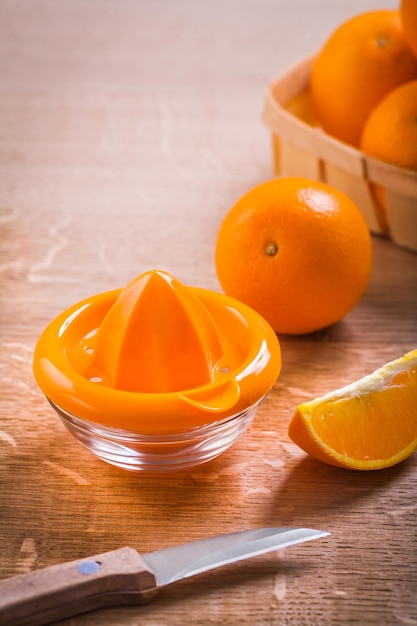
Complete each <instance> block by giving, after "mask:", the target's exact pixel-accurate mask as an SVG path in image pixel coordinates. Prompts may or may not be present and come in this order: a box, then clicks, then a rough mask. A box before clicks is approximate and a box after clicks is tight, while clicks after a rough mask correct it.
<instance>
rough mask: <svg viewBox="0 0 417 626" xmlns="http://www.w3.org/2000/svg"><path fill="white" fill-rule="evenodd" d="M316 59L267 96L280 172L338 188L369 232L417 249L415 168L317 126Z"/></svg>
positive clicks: (285, 77) (266, 117)
mask: <svg viewBox="0 0 417 626" xmlns="http://www.w3.org/2000/svg"><path fill="white" fill-rule="evenodd" d="M313 61H314V57H311V58H309V59H306V60H304V61H303V62H301V63H300V64H299V65H298V66H296V67H295V68H294V69H293V70H291V71H289V72H288V73H286V74H285V75H283V76H281V77H280V78H278V79H276V80H274V81H273V82H272V83H271V85H270V87H269V90H268V93H267V96H266V101H265V107H264V112H263V121H264V122H265V124H266V126H267V127H268V128H269V129H270V130H271V132H272V140H273V158H274V168H275V173H276V175H278V176H306V177H308V178H312V179H314V180H321V181H323V182H326V183H328V184H329V185H332V186H333V187H336V188H338V189H340V190H341V191H343V192H344V193H346V194H347V195H348V196H350V197H351V198H352V200H354V202H356V204H357V205H358V206H359V207H360V209H361V211H362V213H363V215H364V216H365V219H366V221H367V223H368V226H369V228H370V230H371V232H373V233H376V234H380V235H385V236H388V237H390V238H391V240H392V241H393V242H394V243H395V244H397V245H398V246H401V247H404V248H408V249H409V250H413V251H414V252H417V173H416V172H413V171H411V170H405V169H403V168H399V167H395V166H393V165H389V164H388V163H385V162H383V161H379V160H377V159H373V158H371V157H368V156H366V155H365V154H364V153H363V152H361V151H360V150H357V149H355V148H353V147H351V146H348V145H347V144H345V143H343V142H341V141H338V140H337V139H335V138H334V137H331V136H330V135H327V134H326V133H324V132H323V131H322V130H321V129H320V128H319V126H318V124H317V122H316V120H315V119H314V116H313V113H312V108H311V105H310V101H309V92H308V85H309V77H310V71H311V68H312V65H313ZM381 188H382V191H383V192H385V200H384V201H383V202H380V201H378V198H379V197H380V192H381Z"/></svg>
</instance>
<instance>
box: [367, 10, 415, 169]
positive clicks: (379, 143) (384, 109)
mask: <svg viewBox="0 0 417 626" xmlns="http://www.w3.org/2000/svg"><path fill="white" fill-rule="evenodd" d="M416 6H417V3H416ZM361 148H362V150H363V151H364V152H366V153H367V154H369V155H371V156H374V157H376V158H377V159H381V160H382V161H387V162H388V163H393V164H394V165H399V166H400V167H405V168H407V169H411V170H416V171H417V80H414V81H411V82H409V83H405V85H401V86H400V87H397V89H394V90H393V91H391V92H390V93H389V94H388V95H387V96H386V97H385V98H384V99H383V100H382V101H381V102H380V103H379V105H378V106H377V107H376V108H375V109H374V110H373V111H372V113H371V115H370V116H369V118H368V121H367V123H366V124H365V128H364V131H363V135H362V140H361Z"/></svg>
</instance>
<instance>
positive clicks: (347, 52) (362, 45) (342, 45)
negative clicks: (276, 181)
mask: <svg viewBox="0 0 417 626" xmlns="http://www.w3.org/2000/svg"><path fill="white" fill-rule="evenodd" d="M415 78H417V59H416V58H415V57H414V55H413V54H412V52H411V50H410V49H409V47H408V46H407V44H406V41H405V37H404V31H403V26H402V21H401V17H400V13H399V11H388V10H387V11H385V10H381V11H371V12H368V13H361V14H360V15H356V16H355V17H353V18H351V19H349V20H348V21H346V22H345V23H344V24H342V25H341V26H340V27H339V28H337V29H336V30H335V31H334V32H333V34H332V35H331V36H330V37H329V39H328V40H327V42H326V43H325V45H324V47H323V48H322V50H321V51H320V52H319V54H318V56H317V57H316V60H315V62H314V65H313V69H312V72H311V80H310V91H311V98H312V103H313V107H314V110H315V114H316V116H317V119H318V121H319V123H320V124H321V125H322V127H323V129H324V130H325V131H326V132H327V133H329V134H331V135H333V136H334V137H336V138H338V139H340V140H342V141H344V142H346V143H349V144H351V145H353V146H359V142H360V137H361V133H362V129H363V126H364V124H365V122H366V119H367V117H368V115H369V114H370V112H371V111H372V109H373V108H374V107H375V106H376V105H377V104H378V103H379V102H380V100H382V98H383V97H384V96H385V95H386V94H387V93H388V92H389V91H391V90H392V89H394V88H395V87H397V86H398V85H401V84H402V83H405V82H406V81H410V80H413V79H415Z"/></svg>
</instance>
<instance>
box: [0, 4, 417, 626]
mask: <svg viewBox="0 0 417 626" xmlns="http://www.w3.org/2000/svg"><path fill="white" fill-rule="evenodd" d="M393 5H394V6H395V3H393V2H388V0H386V1H381V0H379V1H377V0H372V1H371V0H366V1H365V0H349V1H348V0H345V1H340V2H337V3H335V2H334V3H329V2H325V0H317V2H315V3H314V4H313V2H310V0H298V1H294V2H291V3H290V2H284V1H283V0H281V1H279V0H259V1H258V0H257V1H256V2H255V1H253V2H251V1H248V2H238V1H237V0H235V1H232V0H224V1H223V0H213V1H212V2H205V1H204V0H196V1H194V0H177V1H170V0H157V1H156V2H146V1H145V0H142V1H141V0H137V1H136V2H135V1H133V0H132V1H128V0H120V1H116V0H113V1H110V2H103V1H102V0H85V1H84V2H79V1H72V0H66V1H64V0H26V1H23V2H15V1H12V0H2V1H1V2H0V236H1V250H0V255H1V256H0V280H1V291H0V293H1V307H0V316H1V355H0V367H1V369H0V376H1V389H2V390H1V400H0V401H1V412H0V453H1V463H0V481H1V483H0V485H1V486H0V576H1V577H7V576H12V575H15V574H19V573H22V572H28V571H31V570H33V569H36V568H41V567H45V566H48V565H52V564H56V563H59V562H62V561H66V560H71V559H75V558H80V557H84V556H87V555H93V554H98V553H100V552H104V551H106V550H112V549H114V548H117V547H121V546H124V545H130V546H132V547H135V548H137V549H138V550H139V551H143V552H146V551H151V550H156V549H158V548H162V547H165V546H170V545H175V544H178V543H182V542H184V541H187V540H192V539H198V538H201V537H205V536H209V535H212V534H216V533H223V532H232V531H235V530H241V529H245V528H253V527H258V526H286V525H293V526H311V527H317V528H321V529H325V530H328V531H330V532H331V535H330V536H329V537H327V538H325V539H321V540H318V541H314V542H311V543H306V544H302V545H299V546H294V547H292V548H288V549H286V550H284V551H281V552H278V553H272V554H269V555H267V556H262V557H256V558H255V559H253V560H251V561H246V562H243V563H240V564H236V565H233V566H229V567H226V568H224V569H222V570H219V571H216V572H212V573H210V574H205V575H202V576H200V577H197V578H195V579H190V580H188V581H186V582H183V583H179V584H177V585H175V586H172V587H168V588H165V589H164V590H162V591H161V593H160V595H159V597H158V599H157V600H156V601H154V602H153V603H152V604H150V605H148V606H146V607H142V608H120V609H119V608H115V609H109V610H103V611H98V612H96V613H91V614H89V615H86V616H83V617H79V618H76V619H74V620H72V621H67V622H65V623H66V624H68V626H69V624H71V626H99V625H101V624H103V625H104V624H118V625H119V626H133V625H136V624H141V626H145V625H147V624H149V625H152V626H156V625H165V624H172V625H181V626H183V624H184V623H192V624H195V625H197V624H201V625H202V624H207V625H208V624H218V625H231V626H232V625H234V624H248V625H251V626H252V625H255V624H256V625H259V626H267V625H271V624H273V625H276V626H278V625H280V626H281V625H282V626H284V625H287V624H294V625H297V626H303V625H306V626H307V625H316V624H320V625H329V626H330V625H332V626H337V625H342V624H348V623H349V624H361V625H363V624H375V625H376V624H378V625H380V624H384V625H391V624H416V623H417V599H416V589H417V533H416V514H417V501H416V491H415V485H416V479H417V455H416V454H415V455H414V456H412V457H410V458H409V459H408V460H407V461H405V462H403V463H401V464H400V465H398V466H396V467H393V468H391V469H387V470H385V471H376V472H369V473H355V472H350V471H344V470H339V469H336V468H332V467H330V466H327V465H324V464H321V463H319V462H316V461H314V460H312V459H310V458H308V457H307V456H306V455H305V454H304V453H303V452H302V451H301V450H299V449H298V448H297V447H296V446H295V445H294V444H292V443H291V441H290V440H289V439H288V436H287V425H288V421H289V418H290V417H291V415H292V412H293V410H294V408H295V406H296V405H297V404H298V403H300V402H301V401H303V400H306V399H309V398H313V397H316V396H317V395H319V394H322V393H324V392H326V391H329V390H331V389H334V388H336V387H339V386H342V385H343V384H346V383H348V382H351V381H353V380H355V379H357V378H359V377H361V376H363V375H365V374H367V373H370V372H371V371H373V369H375V368H377V367H379V366H380V365H382V364H383V363H385V362H386V361H388V360H390V359H393V358H396V357H398V356H400V355H402V354H403V353H405V352H406V351H408V350H410V349H413V348H415V347H416V346H417V313H416V312H417V254H413V253H411V252H407V251H405V250H401V249H399V248H396V247H394V246H393V245H392V244H390V243H389V241H387V240H383V239H380V238H376V237H374V241H373V244H374V253H375V264H374V272H373V276H372V280H371V283H370V285H369V288H368V290H367V292H366V294H365V296H364V297H363V299H362V300H361V302H360V303H359V304H358V305H357V307H356V308H355V309H354V310H353V311H352V312H351V313H350V314H349V315H347V316H346V317H345V318H344V319H343V320H342V321H341V322H340V323H339V324H337V325H335V326H334V327H332V328H329V329H327V330H325V331H322V332H320V333H317V334H314V335H309V336H305V337H294V338H288V337H281V338H280V339H281V344H282V351H283V370H282V374H281V376H280V377H279V379H278V381H277V383H276V385H275V386H274V388H273V390H272V391H271V393H270V395H269V396H268V398H267V400H266V402H265V403H264V405H263V406H262V408H261V410H260V412H259V414H258V416H257V418H256V419H255V421H254V423H253V425H252V427H251V428H250V429H249V430H248V432H247V433H246V434H245V435H244V436H243V437H242V438H241V439H240V440H239V441H238V442H237V443H236V444H235V446H234V447H233V448H232V449H231V450H230V451H228V452H227V453H225V454H224V455H223V456H221V457H220V458H218V459H217V460H215V461H213V462H211V463H209V464H207V465H203V466H200V467H197V468H195V469H192V470H189V471H181V472H178V473H172V474H168V475H158V476H152V475H147V474H144V473H132V472H125V471H123V470H120V469H117V468H115V467H112V466H110V465H107V464H105V463H103V462H101V461H99V460H98V459H96V458H95V457H94V456H92V455H91V454H90V453H89V452H87V451H86V450H84V449H83V448H82V447H81V446H80V445H79V444H78V443H77V442H76V441H75V440H73V439H72V438H71V437H70V435H68V434H67V432H66V430H65V429H64V427H63V425H62V424H61V423H60V422H59V420H58V419H57V417H56V415H55V413H54V412H53V411H52V409H51V408H50V406H49V405H48V403H47V401H46V400H45V398H44V397H43V395H42V393H41V391H40V390H39V388H38V387H37V385H36V383H35V381H34V378H33V375H32V353H33V348H34V345H35V343H36V340H37V338H38V336H39V334H40V332H41V331H42V329H43V328H44V326H45V325H46V324H47V323H48V322H49V321H50V320H51V319H52V318H53V317H55V315H56V314H58V313H59V312H60V311H62V310H63V309H65V308H66V307H68V306H70V305H71V304H73V303H75V302H78V301H79V300H81V299H82V298H84V297H87V296H89V295H91V294H95V293H98V292H100V291H105V290H107V289H112V288H116V287H121V286H123V285H124V284H126V283H127V282H128V281H129V280H130V279H132V278H133V277H135V276H136V275H138V274H140V273H141V272H142V271H145V270H148V269H152V268H159V269H165V270H167V271H169V272H171V273H172V274H174V275H176V276H177V277H178V278H179V279H180V280H181V281H183V282H185V283H186V284H193V285H196V286H201V287H206V288H209V289H217V290H218V289H219V285H218V283H217V279H216V275H215V270H214V264H213V250H214V241H215V237H216V233H217V229H218V227H219V224H220V221H221V219H222V217H223V215H224V214H225V212H226V211H227V210H228V209H229V207H230V206H231V205H232V204H233V203H234V202H235V200H237V198H238V197H240V196H241V195H242V194H243V193H244V192H245V191H247V190H248V189H249V188H250V187H252V186H253V185H255V184H257V183H259V182H261V181H263V180H265V179H267V178H269V177H271V175H272V158H271V150H270V138H269V135H268V132H267V130H266V129H265V128H264V127H263V125H262V123H261V119H260V118H261V110H262V105H263V98H264V94H265V90H266V86H267V83H268V81H269V80H270V79H271V78H272V77H274V76H276V75H278V74H279V73H280V72H281V71H283V70H284V69H286V67H287V66H288V65H289V64H292V63H294V62H295V61H298V60H299V59H300V58H302V57H304V56H306V55H307V54H309V53H310V52H312V51H313V50H315V49H317V48H318V46H319V45H320V44H321V42H322V41H323V39H324V37H325V36H326V35H327V34H328V33H329V32H330V30H331V29H332V28H333V27H334V26H335V25H336V24H338V23H339V22H340V21H342V20H343V19H345V18H346V17H347V16H349V15H352V14H354V13H356V12H359V11H361V10H365V9H368V8H369V9H371V8H375V7H378V6H379V7H381V6H382V7H390V6H393ZM399 417H400V416H399ZM62 624H64V622H62Z"/></svg>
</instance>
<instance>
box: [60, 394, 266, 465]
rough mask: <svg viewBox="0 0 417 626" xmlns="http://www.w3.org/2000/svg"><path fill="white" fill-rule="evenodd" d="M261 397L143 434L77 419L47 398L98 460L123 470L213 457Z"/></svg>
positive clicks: (246, 422) (240, 428)
mask: <svg viewBox="0 0 417 626" xmlns="http://www.w3.org/2000/svg"><path fill="white" fill-rule="evenodd" d="M262 401H263V398H262V399H261V400H259V401H258V402H257V403H256V404H254V405H253V406H251V407H249V408H247V409H246V410H244V411H241V412H240V413H236V414H235V415H231V416H230V417H228V418H226V419H222V420H219V421H215V422H212V423H208V424H205V425H204V426H200V427H196V428H190V429H189V430H185V431H182V432H178V433H176V434H171V435H170V434H164V435H144V434H140V433H134V432H130V431H126V430H120V429H118V428H109V427H105V426H102V425H100V424H97V423H94V422H90V421H88V420H85V419H80V418H78V417H75V416H74V415H71V414H70V413H68V412H67V411H64V410H63V409H61V408H59V407H58V406H56V405H55V404H54V403H53V402H51V401H50V403H51V405H52V407H53V408H54V409H55V411H56V412H57V413H58V415H59V417H60V418H61V420H62V422H63V423H64V425H65V426H66V428H67V429H68V430H69V432H70V433H71V434H72V435H73V436H74V437H75V439H76V440H77V441H78V442H79V443H81V444H82V445H83V446H85V447H86V448H87V449H88V450H90V452H93V453H94V454H95V455H96V456H98V457H99V458H100V459H101V460H103V461H106V462H107V463H110V464H111V465H115V466H117V467H121V468H123V469H127V470H145V471H148V472H149V471H150V472H161V471H167V470H181V469H186V468H189V467H193V466H196V465H200V464H202V463H206V462H208V461H211V460H212V459H215V458H216V457H217V456H219V455H220V454H222V453H223V452H225V451H226V450H227V449H228V448H230V446H232V445H233V444H234V443H235V442H236V441H237V439H239V437H240V436H241V435H242V434H243V433H244V432H245V431H246V429H247V428H248V426H249V425H250V424H251V422H252V420H253V418H254V417H255V415H256V413H257V411H258V408H259V406H260V405H261V403H262Z"/></svg>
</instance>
